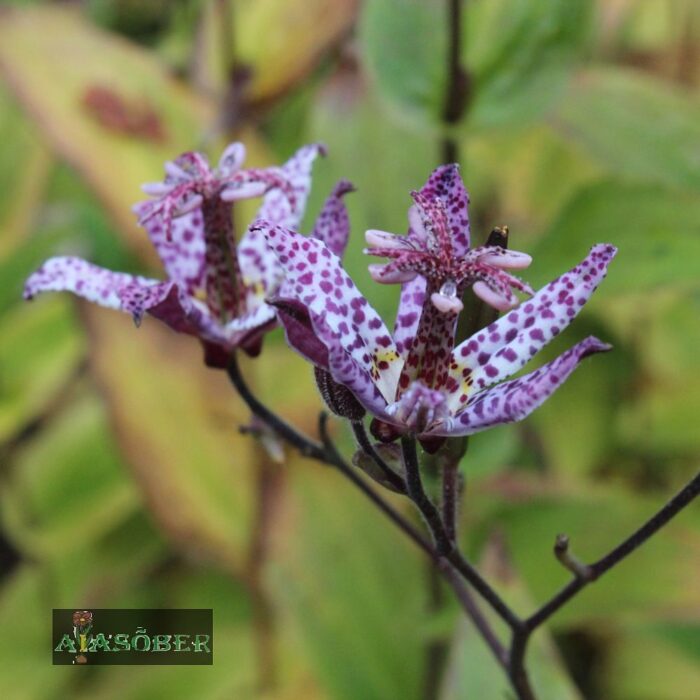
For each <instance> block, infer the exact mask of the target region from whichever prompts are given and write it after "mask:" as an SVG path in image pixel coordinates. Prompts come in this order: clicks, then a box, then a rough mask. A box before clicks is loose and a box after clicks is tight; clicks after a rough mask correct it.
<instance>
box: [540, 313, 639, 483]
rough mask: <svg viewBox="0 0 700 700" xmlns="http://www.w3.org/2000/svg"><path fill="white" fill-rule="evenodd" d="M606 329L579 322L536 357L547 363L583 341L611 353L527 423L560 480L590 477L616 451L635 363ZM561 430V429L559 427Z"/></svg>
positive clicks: (585, 367) (578, 374)
mask: <svg viewBox="0 0 700 700" xmlns="http://www.w3.org/2000/svg"><path fill="white" fill-rule="evenodd" d="M610 328H615V326H614V324H610V326H609V327H606V326H602V325H600V324H597V323H595V322H594V321H593V320H591V319H588V318H585V317H584V318H582V319H579V320H578V321H577V322H576V323H575V324H574V325H573V327H572V328H571V329H569V330H567V331H566V333H565V334H564V335H563V337H562V338H561V340H559V339H557V340H556V341H555V342H553V343H552V344H551V345H549V346H548V347H547V348H546V349H545V350H544V351H543V352H542V353H541V355H540V356H539V358H538V364H539V363H540V362H542V363H544V362H549V361H550V360H553V359H554V358H555V357H556V356H557V355H558V354H559V353H561V352H564V350H565V349H566V348H568V347H571V346H572V345H574V344H575V343H577V342H578V341H580V340H583V339H584V338H585V337H586V336H588V335H595V336H597V337H598V338H601V339H602V340H604V341H605V342H609V343H611V344H612V345H613V351H612V352H610V353H606V354H604V355H600V356H595V357H592V358H590V359H588V360H586V361H585V362H584V363H583V364H582V365H581V367H579V368H578V369H577V370H576V371H575V372H574V373H573V374H572V375H571V377H570V378H569V379H567V380H566V382H565V384H564V385H563V386H562V387H561V388H559V389H557V391H556V392H555V393H554V394H553V395H552V396H551V397H550V398H549V399H547V401H545V403H544V404H543V405H542V406H541V407H540V408H538V409H537V410H536V411H535V412H534V413H533V415H532V416H531V417H530V418H528V423H529V426H531V427H532V428H534V429H535V430H536V431H537V436H538V438H539V449H540V451H541V453H542V455H543V457H544V459H545V464H543V465H540V466H542V467H547V468H549V469H551V470H552V471H553V472H556V473H558V474H561V475H567V476H571V475H582V474H593V473H595V471H596V470H597V469H599V468H601V467H603V466H605V464H606V462H607V460H609V458H610V454H611V452H612V451H613V450H614V448H615V446H616V440H617V437H618V435H617V430H616V429H617V421H618V418H619V415H620V413H621V411H622V410H623V401H624V396H625V392H626V390H627V388H628V386H629V385H630V383H631V382H632V381H633V376H634V375H633V370H634V367H635V366H634V358H633V357H632V356H631V353H630V352H629V350H628V348H626V347H625V345H623V344H622V343H620V342H618V341H617V336H616V335H613V334H612V332H611V330H610ZM563 426H565V427H563Z"/></svg>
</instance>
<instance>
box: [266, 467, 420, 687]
mask: <svg viewBox="0 0 700 700" xmlns="http://www.w3.org/2000/svg"><path fill="white" fill-rule="evenodd" d="M289 476H290V479H291V498H292V500H291V503H290V505H291V512H292V513H293V514H294V520H293V521H292V523H293V524H292V526H291V527H289V526H288V529H287V530H286V532H285V534H284V538H283V540H282V539H280V541H279V543H278V547H277V549H276V552H275V554H276V556H275V558H274V567H275V568H274V570H273V571H272V572H271V581H272V589H273V590H274V591H276V592H277V594H278V596H279V599H280V601H281V603H282V605H283V606H284V609H286V610H287V611H289V613H290V614H291V615H292V616H293V619H294V625H295V628H296V630H297V634H298V635H299V637H300V639H301V640H302V642H303V644H304V646H305V648H306V649H307V650H308V656H309V658H310V659H311V661H312V663H313V664H314V667H315V669H316V674H317V676H318V678H319V679H320V680H321V682H322V684H323V686H324V687H325V688H326V689H327V690H328V692H329V695H330V696H331V697H333V698H335V699H336V700H345V699H347V700H356V699H357V698H363V699H365V698H366V699H367V700H384V699H385V698H405V700H411V699H413V698H418V697H420V686H421V676H422V673H423V670H422V668H423V654H424V646H425V643H426V641H427V636H426V635H425V634H422V630H424V629H425V625H426V622H427V618H426V613H425V606H426V601H425V600H424V593H423V591H422V589H423V588H424V581H425V576H426V574H424V573H423V571H422V567H421V564H422V561H421V559H420V558H419V557H420V554H418V552H417V550H414V549H413V548H412V545H411V544H410V543H409V542H407V541H406V540H405V538H404V537H403V536H402V535H401V533H399V532H398V531H397V530H395V529H393V528H392V526H391V524H390V523H389V522H388V521H387V520H386V518H385V517H384V516H382V515H381V514H380V513H378V512H377V511H376V509H374V508H373V507H372V506H371V505H370V504H369V503H368V502H367V501H366V500H365V499H364V498H363V497H362V496H361V495H360V494H359V492H357V491H356V490H355V489H354V487H353V486H351V485H350V484H349V483H348V482H347V481H346V480H344V479H343V477H342V476H341V475H340V474H339V473H338V472H337V471H335V470H332V469H329V468H327V467H323V466H319V465H309V466H307V467H304V466H303V465H298V467H297V468H295V469H294V470H292V471H290V473H289Z"/></svg>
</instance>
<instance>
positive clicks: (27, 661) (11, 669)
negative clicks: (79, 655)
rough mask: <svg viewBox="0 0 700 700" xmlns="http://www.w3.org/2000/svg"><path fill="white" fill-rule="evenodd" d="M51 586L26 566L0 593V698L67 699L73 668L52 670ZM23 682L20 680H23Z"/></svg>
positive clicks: (59, 667) (10, 579)
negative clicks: (0, 631)
mask: <svg viewBox="0 0 700 700" xmlns="http://www.w3.org/2000/svg"><path fill="white" fill-rule="evenodd" d="M48 583H49V582H48V581H47V579H46V576H45V575H44V574H43V572H42V571H41V569H40V567H38V566H35V565H30V564H25V565H23V566H21V567H20V568H18V569H17V570H16V571H15V572H14V573H13V574H12V576H11V577H10V578H9V579H8V580H7V581H5V582H4V585H3V586H2V588H1V589H0V624H2V628H3V629H4V630H5V631H6V632H5V634H2V635H0V656H2V659H3V672H2V673H0V695H2V697H4V698H12V700H36V699H37V698H40V697H43V698H50V699H51V700H54V699H55V700H58V698H61V697H64V698H65V697H66V696H67V695H68V691H67V689H68V687H69V685H70V683H71V679H72V678H74V676H75V674H74V673H72V671H73V669H72V668H71V667H70V666H52V665H51V664H50V663H47V660H48V659H49V658H50V651H49V644H48V640H50V639H51V607H52V605H51V600H50V597H51V596H50V593H49V595H47V591H48V590H49V588H48V586H47V584H48ZM20 679H21V680H20Z"/></svg>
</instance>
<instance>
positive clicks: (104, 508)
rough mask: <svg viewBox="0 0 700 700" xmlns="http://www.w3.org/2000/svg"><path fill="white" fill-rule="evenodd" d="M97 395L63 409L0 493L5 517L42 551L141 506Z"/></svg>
mask: <svg viewBox="0 0 700 700" xmlns="http://www.w3.org/2000/svg"><path fill="white" fill-rule="evenodd" d="M138 502H139V498H138V495H137V493H136V491H135V489H134V486H133V484H132V483H131V482H130V481H129V480H127V478H126V475H125V474H124V471H123V468H122V463H121V461H120V459H119V456H118V454H117V452H116V449H115V444H114V442H113V441H112V439H111V438H110V435H109V432H108V426H107V423H106V416H105V414H104V412H103V408H102V406H101V405H100V403H99V402H98V400H97V399H96V398H95V397H91V396H87V397H83V398H82V399H81V400H79V401H75V402H74V403H73V404H72V405H71V407H70V408H69V409H67V411H66V412H64V413H61V414H60V415H59V416H58V417H57V418H56V420H54V421H53V422H52V423H51V425H50V426H49V427H47V428H46V429H45V430H44V431H43V434H42V435H41V439H37V440H33V441H32V442H31V443H30V444H29V445H27V446H26V447H25V448H24V449H22V450H21V451H20V452H19V454H18V455H17V457H16V462H15V464H14V465H13V469H12V471H11V474H10V475H9V477H8V480H7V482H6V483H5V484H4V487H3V489H2V492H1V493H0V503H2V517H3V522H4V525H5V526H6V527H7V529H8V531H9V532H10V534H11V536H12V539H13V541H14V542H16V543H17V545H18V546H19V548H20V549H21V550H22V551H24V552H26V553H28V554H30V555H31V556H32V557H36V558H38V559H50V558H53V557H60V556H63V555H64V554H65V553H68V552H71V551H74V550H75V549H77V548H78V547H80V546H82V545H84V544H85V543H88V542H91V541H93V540H94V539H96V538H98V537H100V536H101V535H103V534H104V533H106V532H108V531H109V530H110V529H112V528H113V527H114V526H115V525H116V524H118V523H119V522H120V521H121V520H123V519H124V518H126V517H128V516H129V515H130V514H132V513H133V512H134V510H135V509H136V507H137V506H138Z"/></svg>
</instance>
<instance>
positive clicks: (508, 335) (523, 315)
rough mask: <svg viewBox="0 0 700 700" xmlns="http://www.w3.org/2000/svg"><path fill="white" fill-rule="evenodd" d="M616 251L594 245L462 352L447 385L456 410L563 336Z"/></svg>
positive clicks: (454, 360) (454, 355)
mask: <svg viewBox="0 0 700 700" xmlns="http://www.w3.org/2000/svg"><path fill="white" fill-rule="evenodd" d="M616 252H617V250H616V248H615V247H614V246H612V245H607V244H600V245H596V246H594V247H593V248H592V249H591V252H590V253H589V254H588V256H587V257H586V258H585V259H584V260H583V261H582V262H581V263H579V264H578V265H577V266H576V267H574V268H573V269H572V270H569V272H566V273H565V274H563V275H561V277H558V278H557V279H555V280H554V281H552V282H550V283H549V284H548V285H547V286H545V287H543V288H542V289H540V290H539V291H538V292H537V294H535V296H533V297H532V299H529V300H528V301H526V302H524V303H523V304H521V305H520V306H519V307H518V308H516V309H513V310H512V311H509V312H508V313H506V314H504V315H503V316H501V318H499V319H498V321H496V322H495V323H492V324H491V325H490V326H488V327H487V328H484V329H482V330H480V331H479V332H478V333H476V334H474V335H473V336H472V337H471V338H469V339H467V340H465V341H464V342H463V343H461V344H460V345H459V346H458V347H456V348H455V349H454V351H453V352H452V356H451V359H450V372H449V378H448V380H447V390H448V391H449V392H450V408H451V410H452V411H453V412H455V411H458V410H459V408H460V406H464V405H465V403H466V402H467V399H468V398H469V397H470V396H472V395H473V394H474V393H475V392H479V391H483V390H484V389H486V388H488V387H489V386H491V385H492V384H495V383H496V382H499V381H501V380H503V379H505V378H507V377H510V376H511V375H512V374H514V373H515V372H517V371H518V370H519V369H520V368H521V367H523V366H524V365H525V364H526V363H527V362H528V361H529V360H530V359H531V358H532V356H533V355H535V353H537V352H538V351H539V350H540V349H541V348H542V347H544V346H545V345H546V344H547V343H548V342H549V341H550V340H552V338H554V337H555V336H556V335H558V334H559V333H560V332H561V331H563V330H564V328H566V327H567V326H568V325H569V324H570V323H571V321H572V320H573V319H574V318H575V317H576V315H577V314H578V313H579V312H580V311H581V309H582V308H583V305H584V304H585V302H586V301H587V300H588V299H589V298H590V296H591V294H593V292H594V291H595V290H596V288H597V287H598V285H599V284H600V283H601V282H602V280H603V279H604V277H605V275H606V273H607V269H608V265H609V264H610V261H611V260H612V259H613V258H614V257H615V254H616Z"/></svg>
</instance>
